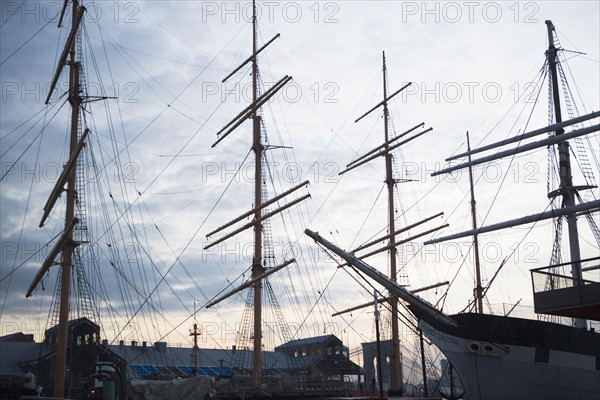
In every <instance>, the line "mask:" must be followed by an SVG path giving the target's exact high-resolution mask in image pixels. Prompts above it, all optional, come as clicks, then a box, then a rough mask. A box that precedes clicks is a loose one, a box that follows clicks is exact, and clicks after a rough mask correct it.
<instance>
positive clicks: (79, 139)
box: [26, 0, 89, 397]
mask: <svg viewBox="0 0 600 400" xmlns="http://www.w3.org/2000/svg"><path fill="white" fill-rule="evenodd" d="M66 9H67V2H65V5H64V7H63V10H62V13H61V17H60V20H59V23H58V25H59V27H60V25H61V24H62V20H63V17H64V15H65V12H66V11H67V10H66ZM84 12H85V8H84V7H83V6H80V5H79V1H78V0H73V4H72V16H73V17H72V22H71V29H70V33H69V36H68V39H67V42H66V44H65V48H64V50H63V52H62V54H61V57H60V59H59V62H58V65H57V67H56V71H55V74H54V78H53V79H52V83H51V86H50V90H49V92H48V96H47V98H46V104H48V103H49V102H50V98H51V97H52V95H53V92H54V90H55V89H56V85H57V82H58V79H59V78H60V75H61V73H62V71H63V68H64V67H65V65H68V66H69V91H68V101H69V104H70V105H71V112H70V113H71V125H70V139H69V158H68V160H69V161H68V163H67V165H66V166H65V167H64V169H63V171H62V173H61V176H60V178H59V179H58V181H57V182H56V185H55V187H54V190H53V191H52V193H51V194H50V197H49V199H48V201H47V202H46V205H45V206H44V214H43V216H42V220H41V222H40V228H41V227H43V226H44V224H45V222H46V219H47V218H48V216H49V215H50V213H51V212H52V209H53V207H54V205H55V204H56V201H57V199H58V197H59V196H60V194H61V193H62V191H63V190H64V191H65V192H66V209H65V217H64V220H65V224H64V226H65V228H64V231H63V233H62V235H61V237H60V239H59V241H58V242H57V243H56V245H55V246H54V248H53V249H52V251H51V252H50V254H49V255H48V257H47V258H46V260H45V261H44V263H43V264H42V266H41V267H40V270H39V271H38V273H37V274H36V276H35V278H34V280H33V282H32V283H31V285H30V287H29V289H28V290H27V294H26V296H27V297H30V296H31V295H32V293H33V291H34V290H35V289H36V287H37V286H38V284H39V283H40V281H41V280H42V278H43V277H44V275H45V274H46V272H47V271H48V270H49V269H50V267H51V266H52V265H53V264H54V263H55V259H56V258H57V257H58V256H59V254H60V255H62V261H61V262H60V264H59V265H60V267H61V280H60V307H59V320H58V338H57V348H56V368H55V371H54V393H53V395H54V397H63V396H64V394H65V377H66V370H67V345H68V340H69V338H68V334H69V331H68V325H69V324H68V322H69V300H70V296H71V275H72V270H73V263H74V251H75V248H76V247H77V246H78V245H79V244H80V243H79V242H77V241H76V238H75V237H74V230H75V227H76V225H77V224H78V222H79V220H78V219H77V218H76V217H75V207H76V202H77V199H78V197H77V193H78V190H79V186H78V182H77V164H78V162H79V154H80V152H81V150H82V149H83V147H84V146H85V138H86V136H87V134H88V132H89V131H87V130H86V131H85V132H81V129H80V123H79V114H80V112H81V104H82V101H83V99H82V97H81V93H82V91H81V87H80V85H81V84H80V71H81V63H80V62H79V60H78V55H77V53H76V49H77V36H78V30H79V25H80V23H81V20H82V18H83V14H84ZM65 184H66V188H64V186H65Z"/></svg>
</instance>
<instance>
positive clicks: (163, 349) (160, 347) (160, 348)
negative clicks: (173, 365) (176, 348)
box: [154, 342, 167, 353]
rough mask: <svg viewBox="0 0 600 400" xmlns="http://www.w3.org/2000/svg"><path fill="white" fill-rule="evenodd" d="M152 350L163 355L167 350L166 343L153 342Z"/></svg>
mask: <svg viewBox="0 0 600 400" xmlns="http://www.w3.org/2000/svg"><path fill="white" fill-rule="evenodd" d="M154 350H156V351H157V352H159V353H165V352H166V350H167V342H155V343H154Z"/></svg>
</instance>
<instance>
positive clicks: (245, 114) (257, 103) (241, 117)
mask: <svg viewBox="0 0 600 400" xmlns="http://www.w3.org/2000/svg"><path fill="white" fill-rule="evenodd" d="M290 80H292V77H291V76H287V75H286V76H285V77H283V78H282V79H281V80H280V81H279V82H277V83H276V84H275V85H273V87H271V88H270V89H269V90H267V91H266V92H265V93H263V94H262V95H261V96H260V97H259V98H258V99H257V100H254V101H253V102H252V104H251V105H249V106H248V107H246V109H244V111H242V112H241V113H240V114H238V116H237V117H235V118H234V119H232V120H231V121H230V122H229V123H228V124H227V125H225V127H224V128H222V129H221V130H220V131H219V132H217V135H220V134H221V133H222V132H223V131H224V130H225V129H227V128H228V127H229V129H227V131H226V132H225V133H224V134H223V135H222V136H220V137H219V138H218V139H217V141H216V142H214V143H213V144H212V146H211V147H215V146H216V145H217V144H219V143H220V142H221V141H222V140H223V139H225V138H226V137H227V136H229V134H230V133H231V132H233V131H234V130H235V129H236V128H237V127H238V126H240V125H241V124H242V123H243V122H244V121H245V120H246V119H248V118H250V117H252V115H253V114H254V113H255V112H256V111H255V110H256V109H258V108H260V107H261V106H262V105H263V104H265V103H266V102H267V101H269V99H270V98H271V97H273V96H274V95H275V93H277V92H278V91H279V90H280V89H281V88H282V87H284V86H285V84H286V83H288V82H289V81H290Z"/></svg>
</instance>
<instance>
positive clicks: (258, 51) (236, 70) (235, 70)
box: [221, 33, 281, 83]
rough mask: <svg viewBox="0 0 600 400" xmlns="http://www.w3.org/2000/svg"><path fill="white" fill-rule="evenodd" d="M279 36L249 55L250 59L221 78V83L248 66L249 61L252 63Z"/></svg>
mask: <svg viewBox="0 0 600 400" xmlns="http://www.w3.org/2000/svg"><path fill="white" fill-rule="evenodd" d="M280 36H281V34H280V33H278V34H277V35H275V36H274V37H273V38H272V39H271V40H269V41H268V42H267V43H265V44H264V45H263V46H262V47H261V48H260V49H258V50H257V51H256V53H255V54H253V55H251V56H250V57H248V58H247V59H246V61H244V62H243V63H241V64H240V65H239V67H237V68H236V69H234V70H233V71H232V72H231V73H230V74H229V75H227V76H226V77H225V78H223V80H222V81H221V83H225V81H226V80H227V79H229V78H231V77H232V76H233V75H234V74H235V73H236V72H238V71H239V70H240V69H242V68H243V67H244V65H246V64H248V63H249V62H250V61H252V60H253V59H254V57H256V56H257V55H258V54H259V53H260V52H261V51H263V50H264V49H266V48H267V46H268V45H270V44H271V43H272V42H273V41H275V39H277V38H278V37H280Z"/></svg>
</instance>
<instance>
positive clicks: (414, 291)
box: [331, 281, 450, 317]
mask: <svg viewBox="0 0 600 400" xmlns="http://www.w3.org/2000/svg"><path fill="white" fill-rule="evenodd" d="M449 284H450V282H448V281H445V282H440V283H436V284H435V285H429V286H425V287H422V288H419V289H415V290H411V291H410V292H411V293H413V294H414V293H419V292H423V291H425V290H429V289H435V288H437V287H440V286H444V285H449ZM394 299H396V297H394V296H388V297H380V298H379V299H378V300H377V301H378V302H380V303H384V302H385V303H387V302H389V301H391V300H394ZM372 304H373V302H372V301H370V302H368V303H363V304H359V305H358V306H354V307H350V308H346V309H345V310H342V311H338V312H336V313H334V314H331V316H332V317H337V316H338V315H342V314H346V313H349V312H352V311H356V310H360V309H362V308H367V307H370V306H371V305H372Z"/></svg>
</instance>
